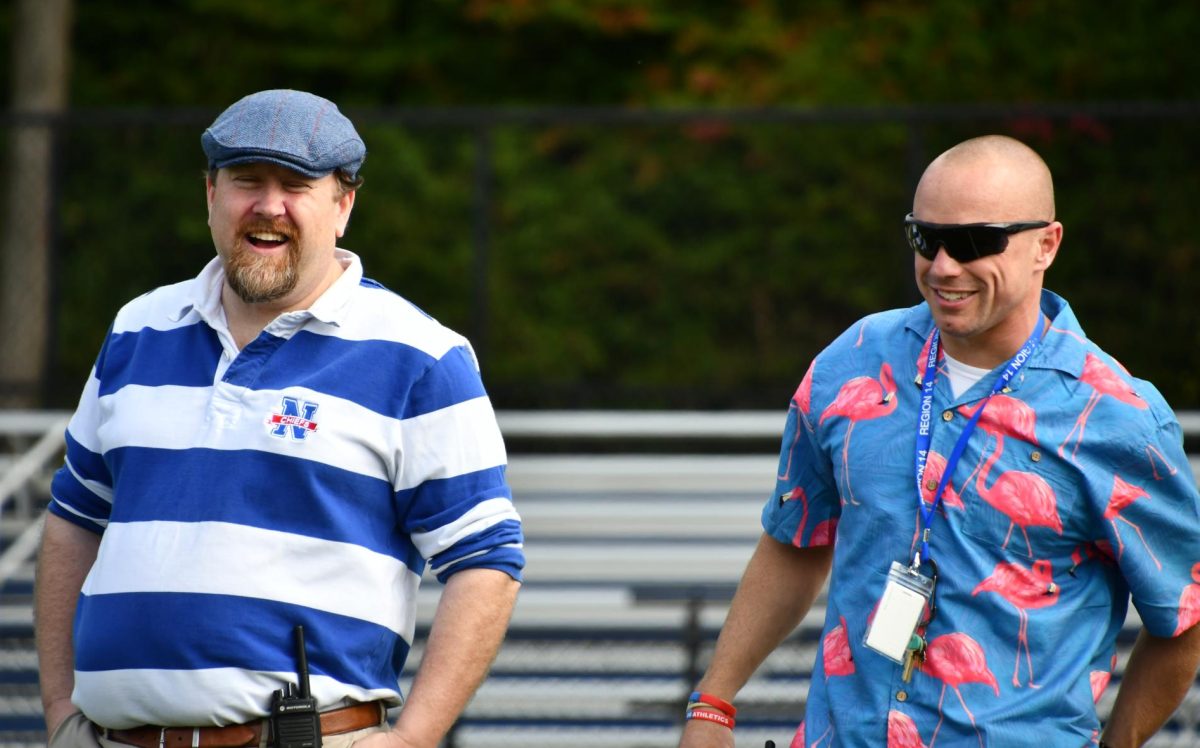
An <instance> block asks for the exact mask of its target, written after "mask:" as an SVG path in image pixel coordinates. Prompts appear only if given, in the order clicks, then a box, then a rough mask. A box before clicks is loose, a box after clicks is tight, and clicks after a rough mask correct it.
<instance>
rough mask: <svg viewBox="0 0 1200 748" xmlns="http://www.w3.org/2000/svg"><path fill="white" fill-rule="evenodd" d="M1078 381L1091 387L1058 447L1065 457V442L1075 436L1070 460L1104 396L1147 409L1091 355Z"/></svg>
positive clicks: (1135, 394) (1085, 360) (1135, 395)
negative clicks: (1073, 422)
mask: <svg viewBox="0 0 1200 748" xmlns="http://www.w3.org/2000/svg"><path fill="white" fill-rule="evenodd" d="M1079 381H1081V382H1086V383H1087V384H1089V385H1091V386H1092V394H1091V395H1089V396H1088V401H1087V403H1086V404H1085V405H1084V406H1083V410H1082V411H1081V412H1080V413H1079V418H1077V419H1075V425H1074V426H1072V427H1071V431H1070V433H1068V434H1067V438H1066V439H1064V440H1063V443H1062V444H1061V445H1059V447H1058V456H1059V457H1065V456H1066V448H1067V442H1069V441H1071V437H1072V436H1075V449H1074V450H1072V452H1071V457H1072V459H1073V458H1074V457H1075V455H1076V454H1078V452H1079V445H1080V444H1081V443H1082V442H1083V432H1084V429H1086V428H1087V421H1088V417H1089V416H1091V415H1092V411H1093V410H1095V409H1096V404H1097V403H1099V402H1100V398H1102V397H1104V396H1105V395H1108V396H1109V397H1112V398H1114V399H1116V400H1118V401H1120V402H1123V403H1125V404H1126V405H1132V406H1133V407H1135V408H1138V409H1140V410H1145V409H1146V408H1147V407H1149V406H1147V405H1146V401H1145V400H1143V399H1142V398H1140V397H1138V395H1137V393H1136V392H1134V391H1133V388H1132V387H1130V386H1129V384H1128V383H1127V382H1126V381H1125V380H1124V379H1121V377H1120V376H1118V375H1117V373H1116V372H1115V371H1113V370H1112V368H1111V367H1109V366H1108V365H1107V364H1105V363H1104V362H1103V361H1101V360H1100V359H1099V358H1097V357H1096V356H1095V355H1093V354H1091V353H1089V354H1087V357H1086V358H1085V359H1084V361H1083V373H1082V374H1080V375H1079Z"/></svg>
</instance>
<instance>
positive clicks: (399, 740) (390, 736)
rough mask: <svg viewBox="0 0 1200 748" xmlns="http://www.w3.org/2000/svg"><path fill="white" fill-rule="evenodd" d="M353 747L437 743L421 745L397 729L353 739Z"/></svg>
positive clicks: (407, 747)
mask: <svg viewBox="0 0 1200 748" xmlns="http://www.w3.org/2000/svg"><path fill="white" fill-rule="evenodd" d="M353 748H437V744H436V743H434V744H432V745H421V744H420V743H416V742H413V741H411V740H409V739H408V738H406V737H405V736H404V735H402V734H400V732H399V731H398V730H390V731H388V732H376V733H372V734H370V735H368V736H366V737H365V738H362V739H361V740H355V741H354V745H353Z"/></svg>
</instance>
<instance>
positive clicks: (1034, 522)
mask: <svg viewBox="0 0 1200 748" xmlns="http://www.w3.org/2000/svg"><path fill="white" fill-rule="evenodd" d="M985 412H986V411H985ZM1003 452H1004V441H1003V439H1001V438H1000V437H999V436H997V439H996V449H995V451H993V452H992V455H991V456H990V457H988V459H987V462H985V463H984V464H983V470H981V471H980V472H979V475H978V476H977V477H976V478H975V490H976V491H978V492H979V495H980V496H982V497H983V500H984V501H986V502H987V503H988V504H990V505H991V506H992V507H994V508H995V509H996V510H997V511H999V512H1000V513H1002V514H1004V515H1005V516H1006V517H1008V520H1009V525H1008V534H1007V535H1005V536H1004V544H1003V545H1002V546H1001V548H1007V547H1008V541H1009V540H1010V539H1012V531H1013V528H1014V527H1018V526H1019V527H1020V528H1021V534H1022V535H1023V536H1025V547H1026V548H1028V549H1029V557H1030V558H1033V544H1032V543H1030V542H1029V532H1028V530H1027V528H1029V527H1049V528H1050V529H1052V530H1054V531H1055V532H1056V533H1058V534H1059V535H1062V520H1061V519H1059V517H1058V499H1057V497H1056V496H1055V495H1054V489H1052V488H1050V484H1048V483H1046V481H1045V480H1044V479H1043V478H1042V477H1041V476H1039V475H1036V474H1034V473H1026V472H1023V471H1020V470H1009V471H1008V472H1006V473H1001V474H1000V477H999V478H997V479H996V482H995V483H994V484H992V487H991V488H988V487H987V479H988V474H989V473H990V472H991V470H992V466H993V465H995V464H996V461H997V460H999V459H1000V455H1001V454H1002V453H1003Z"/></svg>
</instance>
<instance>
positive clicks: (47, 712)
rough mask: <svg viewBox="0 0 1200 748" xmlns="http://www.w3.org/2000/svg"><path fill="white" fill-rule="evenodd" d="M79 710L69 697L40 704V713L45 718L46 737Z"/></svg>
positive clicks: (52, 733)
mask: <svg viewBox="0 0 1200 748" xmlns="http://www.w3.org/2000/svg"><path fill="white" fill-rule="evenodd" d="M77 711H79V710H78V709H77V708H75V705H74V704H72V703H71V700H70V699H55V700H54V701H50V702H47V703H45V704H43V705H42V713H43V715H44V717H45V719H46V737H47V738H49V737H50V736H52V735H54V731H55V730H57V729H58V726H59V725H61V724H62V723H63V722H66V721H67V718H68V717H70V716H71V715H72V714H74V713H75V712H77Z"/></svg>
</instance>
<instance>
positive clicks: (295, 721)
mask: <svg viewBox="0 0 1200 748" xmlns="http://www.w3.org/2000/svg"><path fill="white" fill-rule="evenodd" d="M296 654H297V656H298V659H299V667H298V668H297V670H296V674H297V675H298V676H299V679H300V685H299V690H296V687H294V686H293V685H292V684H291V683H289V684H287V691H286V692H285V691H276V692H275V695H274V696H273V697H272V698H271V745H272V746H274V748H319V747H320V745H321V718H320V716H319V715H318V714H317V700H316V699H314V698H312V696H310V695H309V692H308V655H307V654H305V652H304V627H303V626H297V627H296Z"/></svg>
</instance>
